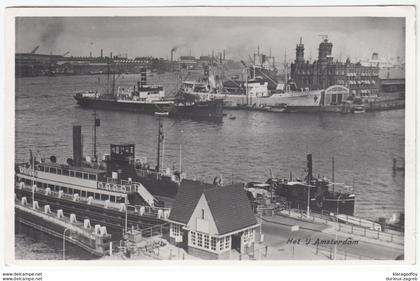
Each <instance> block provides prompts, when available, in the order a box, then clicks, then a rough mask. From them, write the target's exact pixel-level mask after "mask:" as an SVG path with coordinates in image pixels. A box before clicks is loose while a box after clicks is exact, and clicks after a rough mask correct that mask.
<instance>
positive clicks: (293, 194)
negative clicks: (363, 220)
mask: <svg viewBox="0 0 420 281" xmlns="http://www.w3.org/2000/svg"><path fill="white" fill-rule="evenodd" d="M333 170H334V168H333ZM333 178H334V176H333ZM266 183H267V184H269V185H270V191H271V192H274V194H275V195H277V196H278V197H279V199H280V201H282V202H283V203H284V205H285V206H284V207H287V208H299V209H307V207H308V202H309V208H310V210H311V211H312V212H319V213H325V212H327V213H328V214H331V213H334V214H335V215H338V214H345V215H349V216H353V214H354V204H355V194H354V193H353V192H341V191H337V190H335V189H334V187H335V185H339V184H336V183H334V179H333V182H330V181H329V180H328V179H326V178H320V177H318V178H314V177H313V175H312V154H308V155H307V176H306V179H305V181H301V180H292V178H290V179H287V178H282V179H279V178H274V177H271V178H269V179H268V180H267V181H266ZM330 186H333V190H330ZM250 187H256V185H255V183H250V184H248V188H250Z"/></svg>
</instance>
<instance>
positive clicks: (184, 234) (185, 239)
mask: <svg viewBox="0 0 420 281" xmlns="http://www.w3.org/2000/svg"><path fill="white" fill-rule="evenodd" d="M180 246H181V248H183V249H184V250H185V251H187V249H188V230H184V231H183V232H182V243H181V244H180Z"/></svg>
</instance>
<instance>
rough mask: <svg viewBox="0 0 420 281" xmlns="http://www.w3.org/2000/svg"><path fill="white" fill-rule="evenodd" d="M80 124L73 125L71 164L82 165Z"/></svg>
mask: <svg viewBox="0 0 420 281" xmlns="http://www.w3.org/2000/svg"><path fill="white" fill-rule="evenodd" d="M82 153H83V148H82V126H80V125H74V126H73V165H74V166H77V167H80V166H82Z"/></svg>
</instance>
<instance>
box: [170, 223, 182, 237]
mask: <svg viewBox="0 0 420 281" xmlns="http://www.w3.org/2000/svg"><path fill="white" fill-rule="evenodd" d="M170 236H171V237H177V236H182V233H181V225H180V224H177V223H172V224H171V235H170Z"/></svg>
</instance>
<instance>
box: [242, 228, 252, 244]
mask: <svg viewBox="0 0 420 281" xmlns="http://www.w3.org/2000/svg"><path fill="white" fill-rule="evenodd" d="M242 235H243V237H244V243H245V244H246V243H248V242H252V241H253V240H254V231H253V230H252V229H249V230H246V231H244V232H243V234H242Z"/></svg>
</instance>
